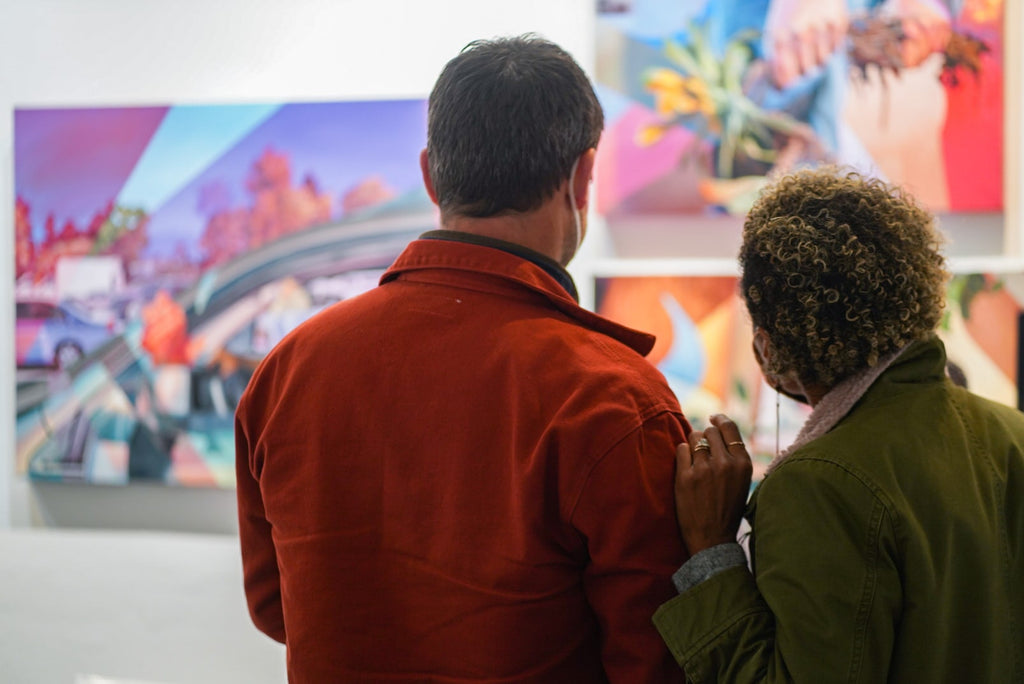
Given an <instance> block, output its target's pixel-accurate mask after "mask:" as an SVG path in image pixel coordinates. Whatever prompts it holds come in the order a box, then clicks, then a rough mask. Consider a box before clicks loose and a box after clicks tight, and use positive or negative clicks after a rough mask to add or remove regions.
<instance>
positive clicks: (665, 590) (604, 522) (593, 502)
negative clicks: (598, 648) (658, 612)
mask: <svg viewBox="0 0 1024 684" xmlns="http://www.w3.org/2000/svg"><path fill="white" fill-rule="evenodd" d="M683 425H684V422H683V419H682V417H681V416H680V415H679V414H676V413H672V412H667V411H666V412H664V413H661V414H660V415H657V416H655V417H653V418H651V419H650V420H648V421H647V422H646V423H645V424H643V425H642V426H641V427H639V428H638V429H636V430H634V431H633V432H632V433H631V434H629V435H628V436H627V437H626V438H625V439H623V440H621V441H620V442H619V443H618V444H616V445H615V446H614V447H613V448H612V449H611V450H610V451H609V452H608V453H607V454H605V456H604V457H603V458H602V459H601V460H600V462H598V464H597V465H596V466H595V467H594V469H593V470H592V471H591V473H590V475H589V477H588V478H587V481H586V484H585V486H584V488H583V490H582V493H581V494H580V497H579V500H578V502H577V504H576V506H575V509H574V511H573V514H572V517H571V522H572V524H573V526H574V527H575V528H576V530H577V531H579V533H580V534H582V535H583V536H584V537H585V539H586V543H587V550H588V552H589V564H588V566H587V568H586V570H585V573H584V590H585V591H586V595H587V600H588V601H589V603H590V605H591V607H592V609H593V610H594V612H595V613H596V615H597V619H598V622H599V623H600V625H601V630H602V661H603V664H604V669H605V673H606V674H607V676H608V680H609V681H610V682H612V683H613V684H614V683H618V682H622V683H628V684H646V683H648V682H682V681H683V674H682V671H681V670H680V669H679V666H678V665H677V664H676V663H675V662H674V661H673V659H672V656H671V654H670V653H669V651H668V649H666V647H665V645H664V643H663V642H662V640H661V639H660V638H659V636H658V633H657V631H656V630H655V629H654V625H653V624H652V623H651V615H653V614H654V611H655V609H656V608H657V607H658V605H659V604H661V603H662V602H664V601H666V600H667V599H668V598H670V597H671V596H673V595H674V594H675V588H674V587H673V585H672V573H673V572H674V571H675V570H676V569H677V568H678V567H679V565H680V564H681V563H682V562H683V561H685V560H686V554H685V551H684V548H683V544H682V540H681V537H680V535H679V526H678V524H677V523H676V519H675V508H674V504H673V498H672V495H673V494H672V492H673V477H674V471H675V446H676V444H677V443H679V442H680V441H682V440H683V431H684V428H683Z"/></svg>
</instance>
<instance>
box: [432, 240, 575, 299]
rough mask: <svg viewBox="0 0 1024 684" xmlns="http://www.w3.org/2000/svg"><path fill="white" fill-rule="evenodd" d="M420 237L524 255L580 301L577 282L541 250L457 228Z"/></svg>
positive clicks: (519, 255) (523, 256)
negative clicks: (465, 243)
mask: <svg viewBox="0 0 1024 684" xmlns="http://www.w3.org/2000/svg"><path fill="white" fill-rule="evenodd" d="M420 239H421V240H451V241H452V242H468V243H469V244H471V245H482V246H484V247H493V248H494V249H500V250H503V251H505V252H509V253H510V254H515V255H516V256H518V257H522V258H523V259H526V260H527V261H529V262H532V263H534V264H536V265H538V266H540V267H541V268H543V269H544V272H545V273H547V274H548V275H549V276H551V277H552V278H554V279H555V280H556V281H558V284H559V285H561V286H562V287H563V288H565V291H566V292H568V293H569V295H570V296H571V297H572V298H573V299H574V300H576V301H577V302H578V301H580V295H579V293H578V292H577V291H576V283H574V282H573V280H572V276H571V275H569V272H568V271H566V270H565V268H563V267H562V265H561V264H560V263H558V262H557V261H555V260H554V259H552V258H550V257H548V256H546V255H544V254H541V253H540V252H535V251H533V250H532V249H530V248H529V247H523V246H522V245H517V244H516V243H514V242H506V241H505V240H498V239H497V238H492V237H487V236H486V235H477V234H475V233H465V232H462V231H457V230H430V231H427V232H426V233H424V234H423V235H420Z"/></svg>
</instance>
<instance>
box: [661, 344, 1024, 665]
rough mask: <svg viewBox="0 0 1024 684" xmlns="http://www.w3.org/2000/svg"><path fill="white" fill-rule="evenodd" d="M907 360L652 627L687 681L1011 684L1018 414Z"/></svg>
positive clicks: (923, 363) (932, 351) (764, 499)
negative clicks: (744, 544)
mask: <svg viewBox="0 0 1024 684" xmlns="http://www.w3.org/2000/svg"><path fill="white" fill-rule="evenodd" d="M945 360H946V358H945V349H944V347H943V346H942V343H941V342H940V341H939V340H937V339H931V340H928V341H925V342H919V343H915V344H914V345H912V346H911V347H909V348H908V349H907V350H906V351H905V352H904V353H903V354H902V355H901V356H900V357H899V358H898V359H897V360H896V361H895V362H894V363H893V364H892V365H891V366H890V367H889V368H888V369H886V370H885V372H884V373H883V374H882V375H881V376H880V377H879V378H878V380H876V381H875V382H874V384H872V385H871V387H870V388H869V389H868V390H867V391H866V393H865V394H864V395H863V397H862V398H861V399H860V400H859V401H858V402H857V403H856V404H855V405H854V406H853V408H852V410H850V412H849V413H848V414H847V415H846V416H845V417H844V418H842V419H841V420H840V421H839V422H838V424H837V425H836V426H835V427H833V428H832V430H831V431H829V432H827V433H826V434H825V435H824V436H821V437H819V438H817V439H815V440H813V441H811V442H809V443H808V444H806V445H804V446H802V447H800V448H798V449H796V450H795V451H794V452H793V453H792V454H790V455H789V456H787V457H786V458H785V460H783V461H781V463H779V464H778V465H777V466H776V467H775V468H774V469H773V470H772V471H771V473H770V474H769V475H768V476H767V477H766V478H765V479H764V480H763V481H762V483H761V484H760V485H759V486H758V488H757V489H756V491H755V492H754V494H753V496H752V497H751V501H750V504H749V506H748V510H747V517H748V520H749V521H750V523H751V527H752V530H753V532H752V535H751V544H750V551H751V556H752V560H753V563H752V564H753V570H754V572H753V575H752V574H751V572H750V571H749V570H748V569H747V568H746V567H745V566H739V567H732V568H730V569H727V570H725V571H723V572H720V573H718V574H716V575H714V576H712V577H711V578H710V579H707V580H705V581H704V582H701V583H699V584H697V585H696V586H695V587H693V588H691V589H689V590H687V591H685V592H684V593H682V594H680V595H679V596H677V597H676V598H674V599H672V600H671V601H669V602H668V603H666V604H664V605H663V606H662V607H661V608H660V609H659V610H658V612H657V614H656V615H655V618H654V621H655V624H656V625H657V627H658V629H659V631H660V632H661V634H662V637H663V638H664V639H665V641H666V643H667V644H668V646H669V648H670V649H671V650H672V652H673V654H674V655H675V657H676V660H677V661H678V662H679V663H680V665H682V667H683V668H684V670H685V672H686V675H687V677H688V678H689V680H690V681H691V682H694V683H697V682H708V681H720V682H761V681H768V682H776V681H779V682H789V681H793V682H808V683H812V684H821V683H824V682H865V683H870V684H877V683H879V682H887V681H888V682H914V683H916V682H970V683H972V684H977V683H988V682H991V683H993V684H994V683H999V684H1006V683H1009V682H1024V414H1022V413H1020V412H1018V411H1016V410H1014V409H1011V408H1008V407H1005V406H1002V405H1000V404H996V403H993V402H990V401H987V400H984V399H981V398H980V397H977V396H975V395H972V394H970V393H968V392H967V391H965V390H963V389H961V388H959V387H956V386H954V385H953V384H952V383H951V382H950V381H949V380H947V379H946V377H945V373H944V369H945Z"/></svg>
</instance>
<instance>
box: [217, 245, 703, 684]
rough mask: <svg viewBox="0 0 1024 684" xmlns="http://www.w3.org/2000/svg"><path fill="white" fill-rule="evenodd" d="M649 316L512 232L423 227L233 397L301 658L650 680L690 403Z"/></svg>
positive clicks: (508, 678) (663, 654)
mask: <svg viewBox="0 0 1024 684" xmlns="http://www.w3.org/2000/svg"><path fill="white" fill-rule="evenodd" d="M653 339H654V338H653V337H652V336H650V335H647V334H644V333H640V332H637V331H634V330H631V329H628V328H625V327H622V326H620V325H617V324H615V323H612V322H610V321H608V320H606V319H603V318H601V317H599V316H597V315H595V314H593V313H591V312H588V311H586V310H584V309H582V308H580V307H579V306H578V305H577V304H576V302H575V301H574V300H573V299H572V297H570V296H569V294H568V293H567V292H566V291H565V290H564V289H563V288H562V287H561V286H560V285H559V284H558V283H557V282H556V280H555V279H554V278H553V277H552V276H551V275H549V274H548V273H547V272H546V271H545V270H544V269H542V268H540V267H539V266H538V265H537V264H536V263H533V262H531V261H530V260H527V259H523V258H520V257H519V256H516V255H514V254H510V253H508V252H506V251H503V250H501V249H496V248H494V247H490V246H481V245H476V244H466V243H462V242H452V241H448V240H436V239H420V240H417V241H414V242H413V243H411V244H410V245H409V247H408V248H407V249H406V250H405V252H403V254H402V255H401V256H400V257H399V258H398V260H397V261H396V262H395V263H394V265H393V266H392V267H391V269H390V270H388V272H387V273H386V274H385V275H384V276H383V278H382V279H381V285H380V286H379V287H378V288H376V289H374V290H372V291H370V292H368V293H366V294H364V295H362V296H359V297H356V298H353V299H350V300H347V301H343V302H340V303H338V304H336V305H334V306H332V307H330V308H329V309H327V310H326V311H324V312H323V313H321V314H319V315H318V316H316V317H314V318H312V319H310V320H309V321H307V322H306V323H305V324H303V325H302V326H300V327H299V328H298V329H297V330H296V331H294V332H293V333H292V334H291V335H289V336H288V337H286V338H285V340H284V341H282V343H281V344H280V345H279V346H278V347H276V348H275V349H274V350H273V351H272V352H271V353H270V355H269V356H268V357H267V358H266V359H265V360H264V362H263V363H262V364H261V366H260V368H259V369H258V370H257V372H256V374H255V376H254V377H253V379H252V381H251V382H250V384H249V387H248V389H247V391H246V394H245V396H244V397H243V399H242V402H241V404H240V405H239V409H238V413H237V416H236V440H237V472H238V504H239V516H240V517H239V519H240V532H241V542H242V557H243V564H244V575H245V590H246V594H247V598H248V602H249V608H250V612H251V615H252V618H253V620H254V622H255V624H256V625H257V626H258V627H259V628H260V629H261V630H263V631H264V632H265V633H267V634H268V635H270V636H271V637H273V638H275V639H277V640H279V641H283V642H285V643H286V644H287V652H288V656H287V657H288V673H289V680H290V681H291V682H293V684H295V683H302V682H318V683H319V682H331V683H333V682H351V681H358V682H373V681H387V682H399V681H405V682H409V681H438V682H557V683H559V684H566V683H570V682H571V683H573V684H577V683H586V682H602V681H605V680H606V679H607V680H609V681H612V682H624V683H629V684H642V683H644V682H664V681H681V680H682V674H681V672H680V670H679V668H678V666H677V665H676V664H675V662H674V661H673V659H672V657H671V655H670V654H669V652H668V650H667V649H666V648H665V646H664V645H663V643H662V641H661V639H660V637H659V636H658V633H657V632H656V630H655V628H654V626H653V624H652V622H651V616H652V615H653V613H654V611H655V609H656V608H657V606H658V605H659V604H660V603H663V602H665V601H667V600H668V599H670V598H671V597H673V596H674V595H675V593H676V592H675V589H674V588H673V586H672V582H671V575H672V573H673V571H675V570H676V569H677V568H678V567H679V565H680V564H681V563H682V562H683V561H684V560H685V558H686V557H685V552H684V550H683V547H682V544H681V542H680V538H679V532H678V528H677V524H676V521H675V516H674V509H673V501H672V478H673V459H674V452H675V445H676V444H677V443H678V442H680V441H681V440H682V439H683V437H684V433H685V432H686V431H688V430H689V425H688V424H687V423H686V420H685V419H684V418H683V416H682V414H681V412H680V409H679V405H678V403H677V401H676V399H675V397H674V396H673V395H672V393H671V391H670V390H669V388H668V386H667V385H666V383H665V381H664V379H663V378H662V376H661V375H660V374H659V373H658V372H657V370H656V369H655V368H654V367H653V366H652V365H651V364H649V363H648V362H647V361H646V360H644V358H643V356H642V355H643V354H646V353H647V352H648V351H649V350H650V348H651V346H652V344H653Z"/></svg>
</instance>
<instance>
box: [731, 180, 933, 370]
mask: <svg viewBox="0 0 1024 684" xmlns="http://www.w3.org/2000/svg"><path fill="white" fill-rule="evenodd" d="M933 222H934V219H933V218H932V216H931V215H930V214H929V213H928V212H926V211H925V210H924V209H922V208H921V207H919V206H918V205H917V203H916V202H915V201H914V199H913V198H912V197H910V195H908V194H906V193H905V192H904V191H903V190H901V189H900V188H897V187H894V186H891V185H888V184H886V183H884V182H882V181H879V180H877V179H873V178H865V177H863V176H860V175H858V174H856V173H853V172H847V171H843V170H840V169H837V168H835V167H824V168H819V169H816V170H806V171H798V172H795V173H792V174H789V175H787V176H784V177H782V178H780V179H778V180H777V181H775V182H774V183H773V184H772V185H770V186H769V187H768V188H767V189H765V191H764V192H763V193H762V194H761V196H760V198H759V199H758V200H757V202H755V203H754V206H753V208H752V209H751V210H750V213H749V214H748V215H747V219H746V222H745V224H744V227H743V245H742V247H741V248H740V255H739V261H740V267H741V269H742V272H743V274H742V277H741V281H740V282H741V288H742V292H743V298H744V299H745V301H746V304H747V310H748V311H749V312H750V317H751V321H752V323H753V324H754V326H755V328H760V329H762V330H764V331H765V333H767V336H768V338H769V340H770V341H771V354H770V357H769V358H768V359H767V361H766V367H765V369H764V370H765V372H766V374H768V375H774V376H783V375H787V374H788V375H793V374H795V375H796V376H797V378H798V379H799V380H800V381H801V382H803V383H805V384H815V385H820V386H823V387H826V388H827V387H834V386H835V385H836V383H838V382H840V381H841V380H843V379H845V378H846V377H848V376H850V375H852V374H853V373H856V372H857V371H860V370H862V369H865V368H868V367H870V366H873V365H875V364H876V363H877V362H878V360H879V358H880V357H882V356H885V355H886V354H889V353H891V352H894V351H896V350H898V349H900V348H902V347H904V346H905V345H907V344H909V343H910V342H912V341H914V340H918V339H921V338H923V337H926V336H927V335H928V334H930V333H931V332H932V331H934V330H935V327H936V326H937V325H938V323H939V319H940V317H941V315H942V309H943V306H944V304H945V284H946V279H947V276H948V274H947V273H946V270H945V260H944V258H943V256H942V254H941V252H940V248H941V244H942V239H941V237H940V236H939V234H938V233H937V232H936V230H935V227H934V225H933Z"/></svg>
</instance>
